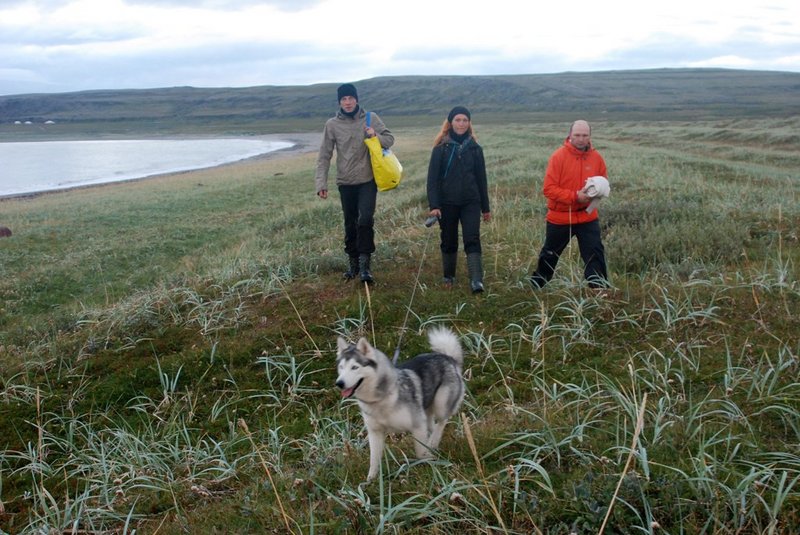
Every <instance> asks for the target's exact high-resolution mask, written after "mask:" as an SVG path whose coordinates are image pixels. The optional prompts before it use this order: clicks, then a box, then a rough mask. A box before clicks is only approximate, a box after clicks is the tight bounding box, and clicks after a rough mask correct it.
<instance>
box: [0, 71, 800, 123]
mask: <svg viewBox="0 0 800 535" xmlns="http://www.w3.org/2000/svg"><path fill="white" fill-rule="evenodd" d="M343 81H350V80H343ZM355 83H356V85H357V86H358V90H359V94H360V96H361V102H362V104H363V105H364V106H365V107H367V108H369V109H373V110H375V111H377V112H379V113H381V114H382V115H385V116H408V117H411V116H431V115H432V116H435V117H442V116H443V115H444V114H445V113H446V111H447V110H448V109H449V108H450V107H452V106H453V105H454V104H456V103H458V104H465V105H467V106H469V107H470V108H471V109H472V110H473V111H474V112H481V113H487V114H521V113H523V114H533V115H541V116H543V117H547V116H564V115H567V116H571V115H577V114H580V115H584V116H591V115H595V116H596V115H598V114H603V115H605V116H607V117H608V118H620V119H623V118H648V117H649V118H654V119H655V118H658V117H659V116H662V115H669V116H670V118H680V117H683V118H687V119H690V118H700V117H744V116H749V117H752V116H759V115H761V116H790V115H797V114H800V73H790V72H778V71H747V70H727V69H656V70H630V71H603V72H585V73H578V72H566V73H559V74H530V75H507V76H392V77H378V78H371V79H368V80H360V81H359V80H356V81H355ZM336 85H337V84H332V83H331V84H315V85H307V86H258V87H246V88H194V87H172V88H160V89H137V90H94V91H80V92H74V93H55V94H26V95H10V96H0V123H4V124H7V123H13V122H15V121H21V122H25V121H32V122H44V121H48V120H50V121H55V122H57V123H64V122H67V123H98V122H133V123H136V122H142V121H168V122H169V121H171V122H175V121H181V122H184V123H193V124H208V123H237V124H247V123H253V122H263V121H270V120H275V119H310V118H314V119H322V118H325V117H328V116H330V115H331V114H332V113H333V111H334V110H335V109H336V98H335V95H336V91H335V88H336Z"/></svg>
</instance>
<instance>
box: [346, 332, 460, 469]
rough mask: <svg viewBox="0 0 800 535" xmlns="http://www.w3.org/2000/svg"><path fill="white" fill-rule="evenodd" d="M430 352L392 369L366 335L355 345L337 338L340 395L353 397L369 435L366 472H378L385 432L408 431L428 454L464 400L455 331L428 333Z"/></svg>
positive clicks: (417, 449) (419, 449)
mask: <svg viewBox="0 0 800 535" xmlns="http://www.w3.org/2000/svg"><path fill="white" fill-rule="evenodd" d="M428 341H429V342H430V346H431V350H432V351H433V352H432V353H423V354H421V355H417V356H416V357H414V358H413V359H411V360H409V361H408V362H404V363H402V364H400V365H399V366H397V367H395V366H393V365H392V363H391V362H390V361H389V358H388V357H387V356H386V355H384V354H383V353H382V352H381V351H379V350H378V349H376V348H374V347H372V346H371V345H370V344H369V342H368V341H367V340H366V338H361V339H360V340H359V341H358V342H357V343H356V344H355V345H353V344H348V343H347V342H346V341H345V340H344V339H343V338H342V337H339V340H338V351H337V354H336V368H337V370H338V372H339V377H338V378H337V379H336V386H337V387H339V389H340V390H341V391H342V397H343V398H350V397H355V398H356V399H357V400H358V407H359V409H361V416H362V417H363V418H364V424H365V425H366V427H367V435H368V438H369V474H368V475H367V481H370V480H372V479H374V478H375V476H377V475H378V469H379V468H380V463H381V458H382V456H383V447H384V444H385V441H386V435H387V434H389V433H401V432H409V433H411V434H412V435H413V436H414V440H415V444H414V449H415V452H416V455H417V457H419V458H429V457H432V456H433V450H435V449H436V448H437V447H438V446H439V441H440V440H441V439H442V433H443V432H444V426H445V424H446V423H447V420H448V419H449V418H450V417H451V416H452V415H453V414H455V412H456V411H457V410H458V408H459V407H460V406H461V402H462V400H463V399H464V380H463V379H462V377H461V369H462V366H463V362H464V354H463V352H462V350H461V344H460V343H459V341H458V338H456V335H455V334H453V332H452V331H451V330H449V329H446V328H437V329H432V330H430V331H429V332H428Z"/></svg>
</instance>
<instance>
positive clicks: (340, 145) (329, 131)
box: [315, 109, 394, 193]
mask: <svg viewBox="0 0 800 535" xmlns="http://www.w3.org/2000/svg"><path fill="white" fill-rule="evenodd" d="M366 117H367V113H366V112H365V111H364V110H363V109H359V110H358V112H357V113H356V114H355V116H354V117H348V116H347V115H345V114H344V113H342V110H341V109H340V110H339V111H338V112H336V116H335V117H331V118H330V119H328V120H327V121H326V122H325V129H324V130H323V132H322V143H321V145H320V147H319V156H318V157H317V172H316V176H315V182H316V187H317V193H319V192H320V191H322V190H327V189H328V171H329V169H330V165H331V158H332V156H333V149H334V148H336V185H337V186H354V185H356V184H363V183H365V182H369V181H370V180H374V177H373V175H372V165H371V164H370V160H369V150H368V149H367V146H366V145H365V144H364V129H365V127H366ZM370 126H371V127H372V128H373V129H374V130H375V133H376V134H377V136H378V139H379V140H380V142H381V146H382V147H383V148H384V149H388V148H389V147H391V146H392V144H394V136H393V135H392V133H391V132H390V131H389V129H388V128H386V125H385V124H383V121H382V120H381V118H380V117H378V114H377V113H375V112H370Z"/></svg>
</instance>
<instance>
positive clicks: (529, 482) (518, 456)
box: [0, 117, 800, 533]
mask: <svg viewBox="0 0 800 535" xmlns="http://www.w3.org/2000/svg"><path fill="white" fill-rule="evenodd" d="M477 118H478V117H476V119H477ZM798 126H800V125H798V120H797V118H788V119H783V120H779V119H768V120H761V121H756V120H728V121H717V122H691V123H678V122H669V123H636V122H610V121H609V122H605V123H599V122H598V123H595V125H594V128H595V141H596V144H597V145H598V146H599V147H600V148H601V149H602V151H603V154H604V156H605V157H606V160H607V162H608V164H609V169H610V170H611V178H612V184H613V188H614V190H613V194H612V195H613V196H612V198H611V199H610V200H609V201H608V202H607V203H606V205H605V206H604V207H603V209H602V213H601V217H602V221H603V225H604V231H605V243H606V248H607V252H608V257H609V261H610V271H611V276H612V279H613V282H614V284H615V286H616V288H617V289H616V291H614V292H613V293H612V294H611V295H610V296H608V297H606V298H599V297H597V296H595V295H593V294H589V293H587V291H586V290H585V289H583V288H582V287H581V285H580V279H581V269H582V267H581V265H580V259H579V257H578V255H577V251H576V250H573V249H576V248H573V249H570V250H568V252H567V254H566V256H565V258H564V261H563V262H562V264H560V265H559V270H558V273H557V279H556V280H554V281H553V284H552V285H551V286H549V287H548V289H547V290H546V291H544V292H539V293H533V292H532V291H531V290H530V289H529V288H528V287H527V286H526V285H525V284H524V283H523V282H521V281H522V280H523V278H524V276H525V275H526V274H527V273H529V272H530V269H531V264H532V262H533V261H534V258H535V255H536V254H537V252H538V248H539V247H540V244H541V239H542V236H543V232H544V229H543V222H542V216H543V207H542V205H543V202H542V200H541V197H540V194H539V191H540V188H541V175H542V172H543V168H544V165H545V163H546V160H547V157H548V155H549V153H550V152H551V151H552V150H553V149H554V148H555V147H556V146H557V145H558V143H560V141H561V139H562V136H563V130H564V125H563V124H513V123H511V124H505V125H503V126H502V127H500V126H491V125H486V126H484V127H482V126H481V125H480V124H478V125H477V129H478V133H479V136H480V141H481V143H482V144H483V145H484V148H485V151H486V154H487V158H488V162H487V163H488V166H489V170H490V176H491V187H492V202H493V211H494V214H495V219H494V220H493V222H492V223H491V224H489V225H487V226H485V227H484V230H483V237H484V243H485V250H486V253H485V269H486V282H487V286H488V289H489V291H488V292H487V294H485V295H483V296H481V297H473V296H471V295H469V294H468V292H467V287H466V284H465V282H464V276H463V275H462V276H461V277H460V279H461V284H460V285H459V286H458V287H457V289H455V290H454V291H450V292H448V291H445V290H444V289H442V288H441V287H440V286H439V285H438V284H437V283H438V280H439V258H438V251H437V240H436V236H435V231H433V230H427V229H425V228H424V227H422V226H421V224H420V222H421V221H422V219H423V215H424V176H425V171H426V167H427V155H428V154H429V143H430V138H431V137H432V134H433V133H434V131H433V130H431V129H430V128H425V129H414V128H404V129H398V130H397V131H396V133H397V138H398V140H399V142H398V146H397V147H396V152H397V153H398V155H399V157H400V158H401V161H403V163H404V165H405V168H406V178H405V179H404V180H405V181H404V184H403V185H402V187H401V188H400V189H399V190H397V191H394V192H391V193H388V194H382V195H381V198H380V209H379V214H378V228H379V231H378V242H379V246H378V251H377V253H376V259H375V262H374V264H375V271H376V275H377V277H378V284H376V286H375V287H374V288H373V289H372V291H371V292H370V293H369V294H367V293H365V291H364V290H363V289H360V288H359V287H358V286H357V285H354V284H345V283H342V282H341V280H340V272H341V270H342V268H343V262H342V256H343V255H342V253H341V243H340V242H341V237H340V235H341V222H340V211H339V207H338V199H336V198H334V199H331V200H329V201H328V202H327V203H325V202H322V201H319V200H318V199H316V198H314V196H313V194H312V169H313V161H314V155H304V156H299V157H296V158H293V159H285V160H263V161H250V162H246V163H241V164H237V165H235V166H230V167H226V168H221V169H216V170H206V171H199V172H194V173H185V174H182V175H179V176H176V177H172V178H168V179H163V180H162V179H154V180H147V181H142V182H134V183H128V184H119V185H114V186H107V187H98V188H90V189H85V190H80V191H72V192H65V193H58V194H52V195H44V196H40V197H36V198H32V199H22V200H15V201H3V202H0V213H2V217H3V222H2V223H3V224H5V225H7V226H9V227H11V228H12V229H14V231H15V236H14V237H13V238H12V239H11V240H3V241H2V242H0V270H2V272H0V301H1V302H2V317H1V318H0V331H2V334H0V337H1V338H0V346H2V347H0V369H2V370H3V371H2V373H0V380H1V381H2V383H0V388H1V389H0V436H2V437H4V438H3V439H0V505H2V507H0V527H3V528H5V529H6V530H7V531H10V532H18V531H20V530H22V527H23V526H26V525H29V524H30V525H34V524H35V525H39V526H41V525H44V524H47V525H50V526H58V527H59V528H60V529H64V528H66V527H67V526H70V525H71V523H70V519H73V518H80V526H81V527H82V528H86V529H88V528H89V527H95V528H98V529H99V528H100V527H108V526H117V527H119V526H122V525H123V524H124V523H125V519H126V515H127V514H128V513H129V512H131V511H132V512H133V514H134V515H135V516H136V518H135V519H134V520H133V521H134V522H141V520H149V522H146V523H144V524H140V532H155V531H158V532H159V533H178V532H183V531H187V530H188V531H189V532H197V531H204V532H212V531H214V532H220V533H222V532H241V533H246V532H252V531H264V530H266V529H267V528H274V530H275V532H281V531H282V530H281V529H280V528H279V527H276V526H282V525H284V522H285V520H286V519H291V520H288V522H289V523H290V524H291V525H292V526H297V527H295V528H294V529H302V531H303V532H310V531H312V529H315V530H316V532H324V533H336V532H342V533H344V532H350V531H349V530H353V529H354V528H353V527H352V526H357V529H360V530H363V531H364V532H373V531H375V530H376V529H384V530H387V531H391V530H392V529H394V528H393V527H392V526H395V527H396V526H404V528H403V529H405V530H407V531H408V530H410V531H414V529H416V530H418V531H419V532H420V533H422V532H425V533H428V532H431V531H434V532H436V531H437V530H438V532H442V533H450V532H455V531H461V532H486V531H487V530H488V529H490V527H502V526H504V527H505V528H506V529H508V530H509V531H518V532H530V531H532V530H536V529H539V530H542V531H544V532H554V533H555V532H566V531H567V530H568V529H575V530H576V531H578V532H583V531H586V532H595V531H597V529H598V528H599V526H600V524H601V522H602V519H603V514H604V513H605V508H606V507H607V505H608V504H609V503H611V501H612V494H613V491H614V488H615V486H616V484H617V481H618V479H619V477H620V474H621V473H622V472H623V470H624V465H625V460H626V456H627V453H628V448H629V447H630V444H631V442H632V438H633V436H632V435H633V428H634V425H635V422H636V415H637V411H638V409H639V405H640V403H641V402H642V400H643V398H644V395H645V394H647V409H648V410H647V412H646V415H645V421H644V430H643V433H642V439H641V440H642V443H641V446H640V448H638V449H637V451H638V452H639V454H638V456H637V458H636V460H635V462H634V466H633V470H632V471H630V472H628V475H627V476H626V478H625V480H624V484H623V486H622V488H621V490H620V495H619V496H620V498H621V500H622V501H620V502H617V503H616V505H615V508H614V515H613V516H612V519H611V524H610V526H612V527H613V528H614V529H616V530H617V531H621V532H625V531H626V530H632V529H634V528H631V526H641V528H642V530H644V531H647V530H648V529H651V528H650V526H651V524H652V522H658V523H659V524H660V525H662V526H664V527H665V528H666V529H668V530H669V531H670V532H677V531H678V529H679V526H684V529H686V530H688V531H689V532H696V531H701V530H703V529H705V530H706V531H707V532H728V531H730V532H733V531H735V530H736V529H737V528H741V529H743V530H744V531H751V532H752V531H767V530H769V529H770V527H773V528H775V529H777V530H778V531H786V530H791V528H792V527H797V526H800V518H798V511H800V495H798V488H797V487H796V485H795V483H796V482H797V477H798V474H800V452H798V450H797V447H796V444H797V443H798V438H800V421H799V420H798V413H797V409H798V401H799V400H800V384H798V382H797V379H796V377H797V372H798V357H797V354H798V347H799V346H800V340H799V339H798V334H797V333H798V332H800V322H799V321H798V316H797V314H796V311H797V310H798V307H799V306H800V287H798V282H797V275H798V273H797V267H796V266H797V263H798V260H800V247H798V236H797V231H796V230H797V228H798V224H800V213H798V207H799V206H800V202H798V192H799V191H800V181H798V177H797V174H796V169H797V168H798V166H800V151H798V150H797V136H796V131H797V128H798ZM423 252H425V257H424V263H423V264H422V272H421V275H420V287H419V288H418V290H417V293H416V296H415V300H414V303H413V305H412V309H411V312H412V313H411V314H410V315H409V318H410V320H409V325H408V328H409V329H408V331H407V332H406V333H405V335H404V338H403V346H404V353H406V354H413V353H414V352H417V351H422V350H424V349H425V342H424V336H422V331H423V330H424V328H425V326H426V325H428V324H430V323H433V322H442V323H445V324H449V325H452V326H453V327H454V328H456V329H457V330H458V331H459V333H460V334H461V335H462V340H463V342H464V344H465V347H466V349H467V353H468V357H467V372H466V374H467V377H468V379H469V381H468V388H469V395H468V399H467V401H466V403H465V407H464V411H463V412H464V414H465V415H466V416H467V418H468V421H469V426H470V427H469V429H470V430H471V436H472V437H473V438H474V441H475V447H476V451H477V453H478V455H479V456H480V458H481V461H480V462H481V466H480V467H478V466H477V465H476V461H475V459H474V458H473V454H472V451H471V449H470V447H469V443H468V442H469V441H468V439H467V437H466V435H465V432H466V431H467V429H466V428H465V427H464V425H463V424H462V422H461V421H456V422H454V423H453V424H451V426H450V427H449V428H448V431H447V432H446V434H445V439H444V441H443V445H442V447H443V451H442V459H443V461H442V462H439V463H436V464H433V465H430V466H425V465H418V466H412V467H411V468H409V467H408V466H406V465H405V464H404V462H403V461H404V457H403V453H406V454H407V453H408V452H410V451H411V445H410V443H409V442H408V439H405V440H403V441H401V442H400V443H399V444H393V445H392V447H391V448H390V450H389V451H390V454H389V457H388V461H387V462H386V463H385V466H384V468H385V469H388V470H389V473H388V474H385V479H384V480H383V481H381V482H380V483H376V484H374V485H372V486H369V487H366V488H363V489H362V488H359V487H357V486H356V485H357V483H358V482H359V481H361V479H362V478H363V477H364V474H365V473H366V467H367V451H366V445H365V442H364V435H363V433H362V432H361V427H362V426H361V422H360V419H359V416H358V414H357V410H356V409H355V407H354V406H352V405H350V404H341V403H340V401H339V399H338V395H337V393H336V392H335V391H334V389H332V388H330V385H331V384H332V381H333V378H334V375H333V369H332V361H333V351H334V347H335V336H336V335H337V334H342V335H345V336H348V337H350V338H354V337H356V336H360V335H366V336H369V337H370V338H374V340H375V341H376V343H377V345H378V346H379V347H381V348H384V350H385V351H386V352H387V353H391V351H392V350H393V348H394V346H395V345H396V344H397V342H398V337H399V335H400V328H401V326H402V325H403V321H404V317H405V313H406V309H405V306H406V304H407V303H408V300H409V298H410V295H411V290H412V287H413V284H414V276H415V273H416V270H417V268H418V266H419V265H420V259H421V255H422V253H423ZM459 267H460V269H461V270H462V273H463V269H464V266H463V262H462V265H460V266H459ZM243 424H244V425H243ZM37 429H41V430H42V433H41V435H40V434H39V433H38V432H37ZM248 433H252V435H250V434H248ZM267 472H268V473H267ZM268 476H269V477H268ZM31 478H33V479H31ZM782 478H785V479H782ZM273 484H274V486H273ZM45 490H46V491H47V492H45ZM24 491H28V494H26V495H24V494H23V493H24ZM48 493H49V494H50V495H52V497H53V499H52V501H51V500H50V499H49V498H48V497H47V494H48ZM67 496H69V498H68V499H67V498H66V497H67ZM277 497H280V501H279V500H278V499H277ZM281 507H283V509H284V510H285V516H284V514H282V513H281ZM37 522H38V524H37ZM382 522H385V524H381V523H382ZM295 523H296V524H295ZM87 526H88V527H87Z"/></svg>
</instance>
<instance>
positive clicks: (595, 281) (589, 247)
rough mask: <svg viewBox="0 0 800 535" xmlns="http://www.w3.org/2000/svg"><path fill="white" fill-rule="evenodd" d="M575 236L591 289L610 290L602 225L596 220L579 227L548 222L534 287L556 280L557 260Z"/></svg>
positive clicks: (585, 275)
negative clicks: (601, 237)
mask: <svg viewBox="0 0 800 535" xmlns="http://www.w3.org/2000/svg"><path fill="white" fill-rule="evenodd" d="M573 236H576V237H577V238H578V248H579V249H580V252H581V258H582V259H583V262H584V264H585V268H584V270H583V275H584V277H586V280H587V281H589V287H590V288H605V287H606V286H608V274H607V273H606V257H605V249H604V248H603V242H602V241H601V240H600V223H599V222H598V221H597V220H594V221H590V222H588V223H581V224H580V225H555V224H553V223H550V222H548V223H547V231H546V233H545V238H544V246H543V247H542V252H541V253H539V263H538V265H537V266H536V271H535V272H534V273H533V275H532V276H531V283H532V284H534V285H535V286H537V287H539V288H541V287H542V286H544V285H545V284H547V281H549V280H550V279H552V278H553V272H555V270H556V265H557V264H558V259H559V257H560V256H561V253H562V252H564V249H565V248H566V247H567V245H568V244H569V241H570V240H571V239H572V237H573Z"/></svg>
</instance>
